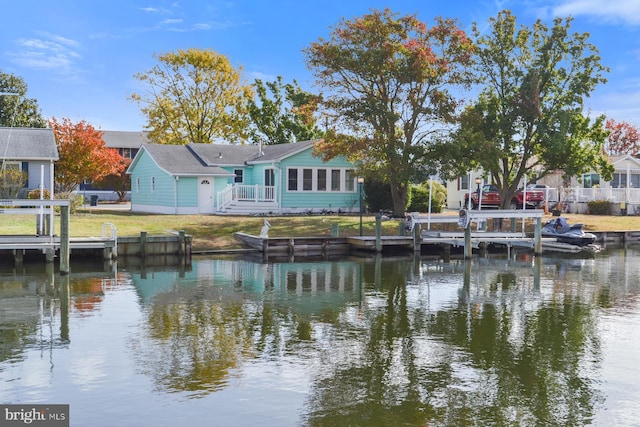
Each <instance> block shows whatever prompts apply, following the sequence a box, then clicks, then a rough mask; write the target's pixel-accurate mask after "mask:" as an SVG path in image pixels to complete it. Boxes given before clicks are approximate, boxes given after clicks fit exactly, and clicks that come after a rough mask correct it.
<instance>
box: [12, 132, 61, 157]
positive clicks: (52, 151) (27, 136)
mask: <svg viewBox="0 0 640 427" xmlns="http://www.w3.org/2000/svg"><path fill="white" fill-rule="evenodd" d="M0 159H3V160H4V159H6V160H22V161H27V160H58V148H57V147H56V139H55V136H54V135H53V130H51V129H43V128H7V127H0Z"/></svg>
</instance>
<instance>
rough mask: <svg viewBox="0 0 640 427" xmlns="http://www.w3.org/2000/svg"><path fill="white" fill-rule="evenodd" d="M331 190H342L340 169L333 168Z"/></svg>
mask: <svg viewBox="0 0 640 427" xmlns="http://www.w3.org/2000/svg"><path fill="white" fill-rule="evenodd" d="M331 191H340V169H331Z"/></svg>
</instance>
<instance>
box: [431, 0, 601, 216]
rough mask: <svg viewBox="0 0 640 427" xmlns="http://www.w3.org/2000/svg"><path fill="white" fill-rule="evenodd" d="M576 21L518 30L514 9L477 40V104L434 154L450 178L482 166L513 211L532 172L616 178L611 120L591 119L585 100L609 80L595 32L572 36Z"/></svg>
mask: <svg viewBox="0 0 640 427" xmlns="http://www.w3.org/2000/svg"><path fill="white" fill-rule="evenodd" d="M571 21H572V20H571V19H570V18H567V19H561V18H556V19H554V21H553V26H552V27H551V28H549V27H548V26H547V25H545V24H544V23H543V22H542V21H540V20H538V21H537V22H536V23H534V24H533V26H532V27H531V28H529V27H525V26H521V27H519V28H517V25H516V17H515V16H513V15H512V14H511V12H509V11H502V12H500V13H499V14H498V15H497V17H494V18H492V19H490V21H489V24H490V25H489V28H488V29H485V30H484V32H483V33H481V32H480V30H479V28H478V26H477V25H474V27H473V33H474V37H475V38H476V44H477V46H478V49H477V62H476V64H477V67H476V69H475V71H476V73H477V77H478V80H479V81H481V82H484V87H482V88H481V90H480V95H479V97H478V99H477V101H476V102H475V103H474V104H473V105H470V106H469V107H468V108H467V109H466V110H465V111H464V113H463V114H462V117H461V121H460V126H459V128H458V129H457V131H456V132H454V133H453V134H452V138H451V140H450V141H449V142H448V143H445V144H442V145H439V146H438V147H437V150H436V151H435V152H434V155H436V156H437V157H438V158H440V159H442V162H443V166H444V169H443V170H444V171H445V172H448V173H449V174H450V176H455V175H458V176H459V175H460V174H464V173H467V172H468V171H469V170H471V169H474V168H481V169H482V170H483V171H484V172H485V173H487V174H489V175H490V177H491V179H492V180H493V182H494V183H495V184H496V185H497V187H498V188H499V189H500V196H501V207H502V208H507V207H508V205H509V202H510V200H511V198H512V197H513V195H514V193H515V192H516V191H517V189H518V187H519V185H520V183H521V182H522V181H523V180H524V177H525V175H526V176H527V177H528V178H529V179H530V180H531V179H533V178H536V179H539V178H541V177H543V176H545V175H547V174H549V173H552V172H554V171H555V170H562V171H563V172H564V173H565V174H566V175H567V176H574V175H578V174H581V173H583V172H586V171H588V170H589V169H591V168H595V169H596V170H600V172H601V173H602V174H603V177H605V179H611V173H612V167H611V165H609V164H608V162H607V159H606V156H605V155H604V151H603V146H604V142H605V137H606V131H605V129H604V117H603V116H600V117H596V118H595V119H593V120H592V119H590V118H589V117H587V116H586V115H585V114H584V111H583V110H584V99H585V98H586V97H588V96H589V95H590V93H591V92H592V91H593V90H594V88H595V87H596V86H597V85H598V84H600V83H604V82H606V80H605V78H604V77H603V74H604V73H605V72H606V71H608V69H607V68H606V67H604V66H603V65H601V63H600V56H599V55H598V50H597V49H596V47H595V46H593V45H591V44H590V43H589V42H588V37H589V35H588V34H585V33H583V34H577V33H573V34H570V32H569V30H570V25H571Z"/></svg>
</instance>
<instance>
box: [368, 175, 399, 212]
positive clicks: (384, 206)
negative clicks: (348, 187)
mask: <svg viewBox="0 0 640 427" xmlns="http://www.w3.org/2000/svg"><path fill="white" fill-rule="evenodd" d="M363 190H364V199H365V204H366V205H367V208H368V210H369V211H370V212H380V211H393V199H392V198H391V187H390V186H389V184H388V183H386V182H382V181H374V180H366V181H365V182H364V189H363Z"/></svg>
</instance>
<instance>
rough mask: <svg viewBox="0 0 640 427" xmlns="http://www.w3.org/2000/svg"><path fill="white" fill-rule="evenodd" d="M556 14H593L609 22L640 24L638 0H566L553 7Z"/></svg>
mask: <svg viewBox="0 0 640 427" xmlns="http://www.w3.org/2000/svg"><path fill="white" fill-rule="evenodd" d="M553 14H554V15H556V16H567V15H571V16H574V17H575V16H579V15H583V16H591V17H594V18H599V19H602V20H604V21H605V22H608V23H620V22H624V23H627V24H629V25H640V1H638V0H606V1H603V0H564V1H562V2H560V3H559V4H558V5H557V6H555V7H554V8H553Z"/></svg>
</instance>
